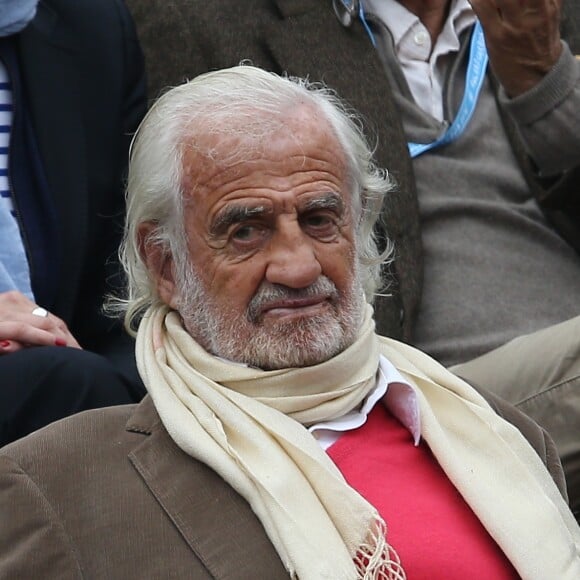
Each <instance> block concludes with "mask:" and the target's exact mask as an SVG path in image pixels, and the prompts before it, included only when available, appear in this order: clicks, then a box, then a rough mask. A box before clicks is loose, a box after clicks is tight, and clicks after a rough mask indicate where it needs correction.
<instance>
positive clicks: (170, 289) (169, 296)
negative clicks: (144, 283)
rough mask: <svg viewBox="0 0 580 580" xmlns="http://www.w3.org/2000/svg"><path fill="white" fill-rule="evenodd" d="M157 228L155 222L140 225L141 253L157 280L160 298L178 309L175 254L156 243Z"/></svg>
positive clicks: (156, 284) (152, 276) (156, 285)
mask: <svg viewBox="0 0 580 580" xmlns="http://www.w3.org/2000/svg"><path fill="white" fill-rule="evenodd" d="M156 228H157V224H156V223H154V222H144V223H142V224H140V225H139V230H138V236H139V253H140V254H141V258H142V260H143V261H144V262H145V265H146V266H147V270H148V271H149V275H150V276H151V278H152V279H153V280H154V282H155V287H156V288H157V293H158V294H159V298H160V299H161V300H162V301H163V302H165V304H168V305H169V306H171V307H172V308H174V309H177V300H178V295H177V285H176V283H175V272H174V267H173V256H172V255H171V254H170V253H168V252H167V251H166V250H165V248H162V247H161V246H160V245H159V243H156V242H155V240H154V238H153V237H152V235H151V234H152V233H153V231H154V230H155V229H156Z"/></svg>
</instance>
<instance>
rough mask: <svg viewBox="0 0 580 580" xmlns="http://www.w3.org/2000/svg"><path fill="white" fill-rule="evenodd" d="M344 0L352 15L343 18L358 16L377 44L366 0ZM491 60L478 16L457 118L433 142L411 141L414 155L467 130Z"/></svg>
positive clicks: (447, 141)
mask: <svg viewBox="0 0 580 580" xmlns="http://www.w3.org/2000/svg"><path fill="white" fill-rule="evenodd" d="M340 2H341V4H342V5H343V7H344V10H346V13H347V16H348V18H347V20H346V21H344V20H342V19H341V22H342V23H343V25H344V26H350V24H351V22H352V18H353V17H356V16H358V17H359V19H360V21H361V23H362V25H363V27H364V29H365V30H366V32H367V34H368V35H369V38H370V39H371V42H372V43H373V46H375V47H376V44H377V43H376V40H375V37H374V34H373V32H372V30H371V29H370V26H369V25H368V23H367V21H366V18H365V10H364V6H363V0H360V1H359V2H355V1H354V0H340ZM357 13H358V14H357ZM488 60H489V59H488V56H487V49H486V47H485V37H484V35H483V29H482V28H481V24H480V23H479V20H478V21H476V23H475V26H474V27H473V33H472V35H471V43H470V46H469V62H468V63H467V73H466V75H465V93H464V95H463V99H462V101H461V105H460V106H459V111H457V115H456V117H455V120H454V121H453V123H451V125H450V126H449V127H448V128H447V130H446V131H445V133H443V135H442V136H441V137H439V138H438V139H436V140H435V141H433V142H431V143H408V144H407V146H408V148H409V153H410V155H411V157H418V156H419V155H421V154H422V153H425V151H429V150H430V149H434V148H435V147H441V146H442V145H447V144H448V143H451V142H452V141H454V140H455V139H457V137H459V136H460V135H461V134H462V133H463V132H464V131H465V129H466V127H467V125H469V121H470V120H471V117H472V116H473V112H474V111H475V107H476V106H477V99H478V97H479V92H480V91H481V86H482V85H483V81H484V79H485V71H486V69H487V62H488Z"/></svg>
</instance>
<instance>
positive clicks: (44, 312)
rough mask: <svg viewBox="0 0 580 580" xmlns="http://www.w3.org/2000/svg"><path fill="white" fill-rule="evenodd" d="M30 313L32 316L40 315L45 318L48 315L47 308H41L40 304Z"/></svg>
mask: <svg viewBox="0 0 580 580" xmlns="http://www.w3.org/2000/svg"><path fill="white" fill-rule="evenodd" d="M32 314H34V316H40V317H42V318H46V317H47V316H48V310H47V309H46V308H43V307H42V306H37V307H36V308H35V309H34V310H33V311H32Z"/></svg>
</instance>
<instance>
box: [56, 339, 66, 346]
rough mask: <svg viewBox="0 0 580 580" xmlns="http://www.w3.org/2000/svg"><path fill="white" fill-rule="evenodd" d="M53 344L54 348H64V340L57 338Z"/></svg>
mask: <svg viewBox="0 0 580 580" xmlns="http://www.w3.org/2000/svg"><path fill="white" fill-rule="evenodd" d="M54 344H56V346H66V340H63V339H62V338H57V339H55V341H54Z"/></svg>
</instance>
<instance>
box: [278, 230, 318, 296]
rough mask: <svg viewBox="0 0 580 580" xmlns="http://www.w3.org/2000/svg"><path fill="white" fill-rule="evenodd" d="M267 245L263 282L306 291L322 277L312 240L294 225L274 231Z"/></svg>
mask: <svg viewBox="0 0 580 580" xmlns="http://www.w3.org/2000/svg"><path fill="white" fill-rule="evenodd" d="M270 244H271V245H270V251H269V256H268V258H269V259H268V265H267V267H266V280H268V282H270V283H271V284H281V285H283V286H286V287H288V288H306V287H308V286H310V285H311V284H313V283H314V282H316V280H318V277H319V276H320V275H321V274H322V267H321V266H320V262H319V261H318V258H317V256H316V253H315V251H314V246H313V240H312V238H310V237H309V236H308V235H307V234H305V233H304V232H303V231H302V229H301V228H300V226H299V224H298V223H297V222H294V223H293V224H286V225H285V226H284V227H283V228H281V229H280V230H277V231H276V233H275V234H274V236H273V237H272V240H271V242H270Z"/></svg>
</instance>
